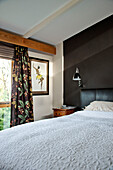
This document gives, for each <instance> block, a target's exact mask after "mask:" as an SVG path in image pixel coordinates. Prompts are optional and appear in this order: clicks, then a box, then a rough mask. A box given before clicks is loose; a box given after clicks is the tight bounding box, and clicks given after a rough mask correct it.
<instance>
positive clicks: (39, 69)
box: [30, 57, 49, 95]
mask: <svg viewBox="0 0 113 170" xmlns="http://www.w3.org/2000/svg"><path fill="white" fill-rule="evenodd" d="M30 61H31V78H32V93H33V95H48V94H49V60H43V59H38V58H33V57H30Z"/></svg>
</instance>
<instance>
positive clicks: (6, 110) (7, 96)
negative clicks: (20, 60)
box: [0, 58, 12, 130]
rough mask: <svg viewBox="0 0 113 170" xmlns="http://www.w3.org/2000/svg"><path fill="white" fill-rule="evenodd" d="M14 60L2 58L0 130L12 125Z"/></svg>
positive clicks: (0, 73) (0, 71)
mask: <svg viewBox="0 0 113 170" xmlns="http://www.w3.org/2000/svg"><path fill="white" fill-rule="evenodd" d="M11 73H12V60H11V59H5V58H0V130H3V129H6V128H9V127H10V115H11Z"/></svg>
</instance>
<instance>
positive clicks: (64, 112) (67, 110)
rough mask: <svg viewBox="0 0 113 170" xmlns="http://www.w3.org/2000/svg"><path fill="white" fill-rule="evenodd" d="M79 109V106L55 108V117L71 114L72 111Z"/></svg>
mask: <svg viewBox="0 0 113 170" xmlns="http://www.w3.org/2000/svg"><path fill="white" fill-rule="evenodd" d="M77 110H78V109H77V107H66V108H65V109H64V108H63V109H62V108H53V111H54V117H59V116H65V115H69V114H71V113H74V112H76V111H77Z"/></svg>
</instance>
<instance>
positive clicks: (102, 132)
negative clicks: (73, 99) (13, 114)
mask: <svg viewBox="0 0 113 170" xmlns="http://www.w3.org/2000/svg"><path fill="white" fill-rule="evenodd" d="M82 169H84V170H85V169H87V170H104V169H109V170H113V112H111V113H110V112H108V113H107V112H94V111H80V112H75V113H74V114H72V115H69V116H63V117H59V118H53V119H46V120H42V121H37V122H34V123H28V124H25V125H19V126H17V127H14V128H11V129H7V130H3V131H1V132H0V170H82Z"/></svg>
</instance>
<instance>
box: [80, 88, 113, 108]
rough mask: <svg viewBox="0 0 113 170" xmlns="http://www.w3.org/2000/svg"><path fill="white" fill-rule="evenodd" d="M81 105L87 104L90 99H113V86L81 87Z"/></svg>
mask: <svg viewBox="0 0 113 170" xmlns="http://www.w3.org/2000/svg"><path fill="white" fill-rule="evenodd" d="M80 94H81V107H82V108H83V107H84V106H87V105H89V104H90V103H91V102H92V101H94V100H97V101H113V88H104V89H81V92H80Z"/></svg>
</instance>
